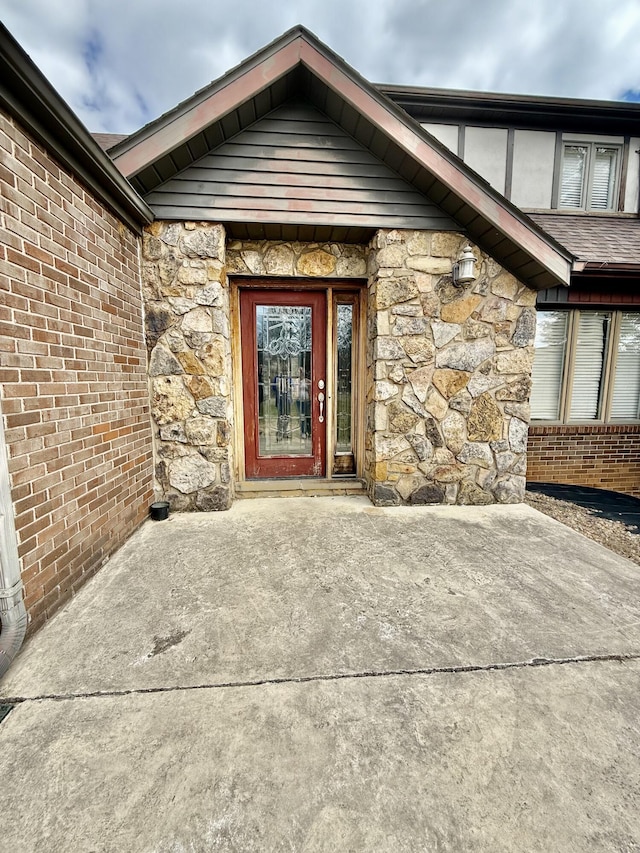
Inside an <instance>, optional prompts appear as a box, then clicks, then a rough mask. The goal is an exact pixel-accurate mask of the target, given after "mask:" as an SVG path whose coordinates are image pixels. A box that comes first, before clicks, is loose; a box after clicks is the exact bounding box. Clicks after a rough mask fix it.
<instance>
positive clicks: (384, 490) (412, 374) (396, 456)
mask: <svg viewBox="0 0 640 853" xmlns="http://www.w3.org/2000/svg"><path fill="white" fill-rule="evenodd" d="M467 242H468V240H467V239H466V238H465V237H464V236H463V235H460V234H455V233H450V232H445V233H438V232H420V231H380V232H378V233H377V234H376V236H375V237H374V239H373V241H372V244H371V246H370V255H369V324H368V334H369V341H368V365H367V370H368V380H369V381H368V396H367V433H368V434H367V446H366V459H365V461H366V465H365V467H366V477H367V483H368V489H369V494H370V496H371V498H372V500H373V501H374V503H376V504H381V505H397V504H401V503H408V504H425V503H451V504H453V503H458V504H488V503H494V502H502V503H513V502H518V501H521V500H522V498H523V495H524V489H525V472H526V440H527V429H528V421H529V403H528V401H529V391H530V387H531V366H532V360H533V339H534V334H535V308H534V306H535V296H536V295H535V292H534V291H532V290H530V289H528V288H526V287H524V286H523V285H521V284H520V283H519V282H518V281H517V280H516V279H515V278H514V277H513V276H512V275H510V274H509V273H507V272H505V271H504V270H503V269H502V268H501V267H500V266H499V265H498V264H496V263H495V261H493V260H492V259H491V258H489V257H488V256H487V255H485V254H483V253H482V252H480V250H479V249H477V248H476V247H472V248H473V251H474V254H475V255H476V258H477V259H478V264H477V269H476V271H477V279H476V281H475V282H473V283H471V284H470V285H464V286H455V285H454V284H453V280H452V275H451V270H452V265H453V263H454V261H455V260H456V259H457V257H458V255H459V253H460V250H461V248H462V246H463V245H464V244H465V243H467Z"/></svg>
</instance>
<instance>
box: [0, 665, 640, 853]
mask: <svg viewBox="0 0 640 853" xmlns="http://www.w3.org/2000/svg"><path fill="white" fill-rule="evenodd" d="M639 688H640V663H639V662H637V661H634V662H631V663H629V662H627V663H615V662H602V663H590V664H577V665H572V666H567V667H541V668H531V667H528V668H525V669H512V670H507V671H501V672H476V673H466V674H435V675H431V676H415V677H407V676H392V677H386V678H359V679H346V680H341V681H333V682H322V683H313V684H286V685H264V686H260V687H249V688H220V689H217V690H210V689H209V690H196V691H172V692H168V693H156V694H151V695H150V694H147V695H134V696H125V697H117V698H92V699H74V700H67V701H50V700H49V701H37V702H27V703H25V704H23V705H21V706H19V707H18V708H16V710H14V711H12V712H11V714H10V715H9V716H8V717H7V719H6V720H5V722H4V723H3V724H2V726H1V727H0V769H1V772H2V786H1V788H0V811H1V813H2V816H3V817H2V838H3V843H4V844H5V845H6V849H7V850H12V851H13V853H31V851H33V850H71V849H72V850H74V851H77V852H78V853H88V851H93V853H106V851H122V850H127V851H141V853H182V851H210V850H219V851H228V853H231V851H243V853H249V852H250V851H256V853H258V851H259V853H264V851H303V852H304V853H329V851H331V853H333V851H367V853H369V851H374V850H375V851H378V853H402V851H415V853H422V851H426V850H433V851H435V850H439V851H448V853H459V851H467V850H469V851H470V850H473V851H475V853H507V851H508V852H509V853H522V851H527V853H534V852H535V851H540V853H549V851H554V853H570V851H571V853H574V851H575V853H577V852H578V851H580V853H585V851H589V853H613V851H618V853H622V851H634V850H637V849H638V844H639V843H640V825H639V821H638V808H637V807H638V804H640V748H639V744H640V723H639V720H640V717H639V715H638V713H637V696H638V689H639Z"/></svg>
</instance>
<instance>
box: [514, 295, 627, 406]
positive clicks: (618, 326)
mask: <svg viewBox="0 0 640 853" xmlns="http://www.w3.org/2000/svg"><path fill="white" fill-rule="evenodd" d="M532 379H533V385H532V390H531V418H532V420H534V421H547V422H553V421H555V422H560V423H567V422H574V423H584V422H589V421H600V422H604V423H609V422H612V421H614V422H628V421H638V420H640V312H637V311H635V312H634V311H584V310H582V311H570V310H564V311H541V312H540V313H539V314H538V324H537V330H536V339H535V356H534V361H533V370H532Z"/></svg>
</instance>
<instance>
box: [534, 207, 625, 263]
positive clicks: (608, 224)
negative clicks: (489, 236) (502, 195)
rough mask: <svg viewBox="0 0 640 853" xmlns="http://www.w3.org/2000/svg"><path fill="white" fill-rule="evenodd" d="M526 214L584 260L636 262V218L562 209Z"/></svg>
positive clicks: (591, 261)
mask: <svg viewBox="0 0 640 853" xmlns="http://www.w3.org/2000/svg"><path fill="white" fill-rule="evenodd" d="M529 216H530V217H531V219H533V221H534V222H535V223H536V224H537V225H539V226H540V227H541V228H543V229H544V230H545V231H546V232H547V233H548V234H550V235H551V236H552V237H554V238H555V239H556V240H557V241H558V242H559V243H561V244H562V245H563V246H565V247H566V248H567V249H569V251H570V252H573V254H574V255H577V256H578V258H579V259H580V260H581V261H584V262H585V263H609V264H635V265H638V266H640V219H637V218H635V217H633V218H632V217H614V216H593V215H585V214H566V213H530V214H529Z"/></svg>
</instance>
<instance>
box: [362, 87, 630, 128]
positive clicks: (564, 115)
mask: <svg viewBox="0 0 640 853" xmlns="http://www.w3.org/2000/svg"><path fill="white" fill-rule="evenodd" d="M377 88H378V89H379V90H380V92H382V93H383V94H384V95H386V96H387V97H389V98H391V100H393V101H394V102H395V103H396V104H398V106H400V107H402V108H403V109H404V110H406V111H407V112H408V113H409V115H411V116H412V118H414V119H415V120H416V121H423V122H444V123H446V122H459V121H462V122H465V123H473V122H479V123H481V124H482V123H488V124H492V125H496V124H497V125H504V126H506V125H513V126H520V127H540V128H547V129H556V128H561V129H563V130H565V131H574V132H580V133H591V132H593V133H602V129H603V127H606V128H607V133H608V134H610V135H614V136H615V135H617V136H624V135H629V136H637V135H638V127H639V126H640V104H637V103H626V102H624V101H597V100H587V99H581V98H558V97H546V96H539V95H509V94H501V93H495V92H471V91H461V90H452V89H435V88H425V87H419V86H394V85H389V84H384V83H382V84H379V85H378V87H377Z"/></svg>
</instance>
